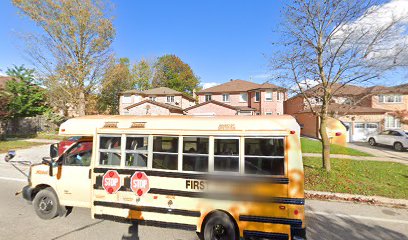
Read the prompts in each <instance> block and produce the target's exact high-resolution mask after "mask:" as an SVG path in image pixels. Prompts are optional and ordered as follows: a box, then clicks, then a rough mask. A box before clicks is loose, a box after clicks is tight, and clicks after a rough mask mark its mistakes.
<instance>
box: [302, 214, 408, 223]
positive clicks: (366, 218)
mask: <svg viewBox="0 0 408 240" xmlns="http://www.w3.org/2000/svg"><path fill="white" fill-rule="evenodd" d="M306 213H310V214H316V215H323V216H335V217H340V218H356V219H364V220H371V221H379V222H392V223H401V224H408V221H405V220H399V219H385V218H376V217H366V216H359V215H346V214H341V213H328V212H315V211H306Z"/></svg>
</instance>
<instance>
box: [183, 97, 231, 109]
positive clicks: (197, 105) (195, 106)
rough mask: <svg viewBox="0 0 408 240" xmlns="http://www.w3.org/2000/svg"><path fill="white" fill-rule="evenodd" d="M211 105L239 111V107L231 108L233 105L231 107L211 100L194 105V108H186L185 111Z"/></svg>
mask: <svg viewBox="0 0 408 240" xmlns="http://www.w3.org/2000/svg"><path fill="white" fill-rule="evenodd" d="M210 103H213V104H216V105H219V106H222V107H225V108H229V109H233V110H239V109H238V108H237V107H234V106H231V105H229V104H225V103H222V102H219V101H216V100H211V101H207V102H202V103H200V104H196V105H194V106H191V107H188V108H185V109H184V111H189V110H191V109H194V108H198V107H201V106H204V105H207V104H210Z"/></svg>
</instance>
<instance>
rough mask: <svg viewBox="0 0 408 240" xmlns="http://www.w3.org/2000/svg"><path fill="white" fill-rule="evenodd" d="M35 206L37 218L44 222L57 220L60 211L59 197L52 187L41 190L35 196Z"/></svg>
mask: <svg viewBox="0 0 408 240" xmlns="http://www.w3.org/2000/svg"><path fill="white" fill-rule="evenodd" d="M33 206H34V210H35V213H36V214H37V216H38V217H40V218H41V219H44V220H50V219H53V218H55V217H56V216H57V215H58V212H59V209H60V206H59V203H58V197H57V195H56V194H55V192H54V191H53V190H52V188H50V187H48V188H44V189H42V190H40V191H39V192H38V193H37V194H36V195H35V197H34V200H33Z"/></svg>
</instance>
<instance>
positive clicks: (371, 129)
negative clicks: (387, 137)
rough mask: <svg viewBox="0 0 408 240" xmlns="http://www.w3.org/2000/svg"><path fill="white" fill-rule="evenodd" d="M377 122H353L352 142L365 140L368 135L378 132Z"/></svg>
mask: <svg viewBox="0 0 408 240" xmlns="http://www.w3.org/2000/svg"><path fill="white" fill-rule="evenodd" d="M378 127H379V124H378V123H354V129H353V135H352V139H353V141H354V142H363V141H367V138H368V136H370V135H372V134H375V133H377V132H378Z"/></svg>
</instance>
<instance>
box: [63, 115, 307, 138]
mask: <svg viewBox="0 0 408 240" xmlns="http://www.w3.org/2000/svg"><path fill="white" fill-rule="evenodd" d="M101 128H118V129H137V128H140V129H154V130H161V129H162V130H201V131H206V130H208V131H217V130H236V131H257V130H270V131H274V130H276V131H288V130H296V131H298V130H299V125H298V123H297V122H296V120H295V118H293V117H292V116H289V115H279V116H239V115H238V116H191V115H179V116H129V115H88V116H83V117H76V118H72V119H69V120H67V121H66V122H64V123H63V124H61V126H60V130H59V134H60V135H64V136H92V135H94V134H95V131H96V129H101Z"/></svg>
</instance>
